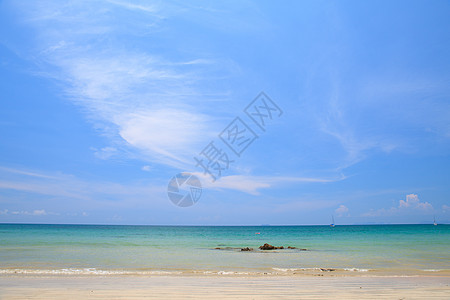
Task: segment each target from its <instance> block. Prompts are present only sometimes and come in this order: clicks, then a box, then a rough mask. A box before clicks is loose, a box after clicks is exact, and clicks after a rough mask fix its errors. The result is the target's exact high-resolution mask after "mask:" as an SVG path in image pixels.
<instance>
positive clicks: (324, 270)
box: [320, 268, 336, 272]
mask: <svg viewBox="0 0 450 300" xmlns="http://www.w3.org/2000/svg"><path fill="white" fill-rule="evenodd" d="M320 271H322V272H333V271H336V269H325V268H320Z"/></svg>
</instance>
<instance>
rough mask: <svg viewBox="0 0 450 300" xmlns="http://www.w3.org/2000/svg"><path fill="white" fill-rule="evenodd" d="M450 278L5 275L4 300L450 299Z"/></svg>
mask: <svg viewBox="0 0 450 300" xmlns="http://www.w3.org/2000/svg"><path fill="white" fill-rule="evenodd" d="M449 285H450V277H448V276H417V277H392V276H385V277H364V276H356V277H354V276H344V277H339V276H323V277H308V276H266V277H264V276H260V277H256V276H204V275H203V276H186V275H180V276H50V277H48V276H0V296H1V298H2V299H11V300H12V299H24V298H26V299H62V298H64V299H84V298H91V299H96V298H98V299H105V298H108V299H130V298H134V299H136V298H137V299H140V298H145V299H161V298H165V299H168V298H169V299H186V298H188V299H189V298H190V299H269V298H271V297H281V298H283V299H299V298H307V299H375V298H376V299H402V298H406V299H448V295H449V294H450V287H449Z"/></svg>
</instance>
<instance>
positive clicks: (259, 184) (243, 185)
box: [193, 173, 345, 195]
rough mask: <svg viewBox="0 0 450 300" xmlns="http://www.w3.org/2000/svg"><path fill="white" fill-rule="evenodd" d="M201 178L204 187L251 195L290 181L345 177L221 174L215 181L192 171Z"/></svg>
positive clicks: (303, 181) (340, 178) (326, 180)
mask: <svg viewBox="0 0 450 300" xmlns="http://www.w3.org/2000/svg"><path fill="white" fill-rule="evenodd" d="M193 174H194V175H196V176H198V177H199V178H200V179H201V180H202V184H203V186H204V187H205V188H209V189H215V190H226V189H228V190H237V191H241V192H244V193H247V194H251V195H259V193H260V190H262V189H267V188H273V187H280V186H283V185H286V184H292V183H328V182H335V181H340V180H344V179H345V177H344V176H341V177H338V178H332V179H328V178H313V177H285V176H278V177H277V176H250V175H229V176H222V177H220V178H219V179H218V180H217V181H214V182H212V180H211V178H210V177H209V176H207V175H205V174H204V173H193Z"/></svg>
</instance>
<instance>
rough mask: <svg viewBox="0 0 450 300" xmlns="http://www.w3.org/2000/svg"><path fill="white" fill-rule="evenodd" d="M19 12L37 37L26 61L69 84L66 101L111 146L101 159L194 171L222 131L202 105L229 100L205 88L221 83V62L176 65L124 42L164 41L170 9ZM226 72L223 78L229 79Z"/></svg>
mask: <svg viewBox="0 0 450 300" xmlns="http://www.w3.org/2000/svg"><path fill="white" fill-rule="evenodd" d="M81 2H83V1H81ZM83 4H86V3H84V2H83ZM15 5H16V6H17V7H18V9H19V11H20V12H21V13H22V15H23V18H24V20H25V21H26V23H27V24H29V25H30V26H31V27H32V28H33V29H34V30H36V40H35V44H34V45H31V47H32V49H33V50H34V51H33V52H32V53H28V54H25V55H27V56H28V57H29V58H30V59H32V60H33V61H34V62H35V63H36V64H37V65H38V66H39V68H40V69H39V73H40V74H41V75H45V76H49V77H51V78H54V79H56V80H58V81H60V82H62V83H63V86H64V88H65V89H64V92H65V94H66V95H67V96H68V97H69V98H70V99H72V100H73V101H74V103H76V104H77V105H79V106H80V107H81V108H82V110H83V111H84V112H85V113H86V115H87V117H88V118H89V119H90V120H91V122H92V123H94V124H95V126H96V127H97V129H101V130H102V131H103V133H104V134H105V135H106V136H108V137H109V138H110V142H111V145H109V146H106V147H104V148H103V149H102V150H100V151H97V156H98V157H99V158H101V159H107V158H109V157H112V156H113V155H112V152H111V151H109V150H110V149H113V148H121V147H128V148H129V149H132V150H133V151H134V152H136V153H139V155H140V157H141V159H144V160H149V161H153V162H155V163H158V164H165V165H170V166H175V167H178V168H183V167H184V168H185V167H186V166H187V164H189V165H191V164H192V162H191V159H190V158H191V157H192V155H193V153H195V151H198V150H197V147H195V146H196V145H198V143H200V141H203V140H204V139H205V138H207V137H208V136H210V135H212V134H213V131H212V127H214V126H213V123H214V120H213V119H211V118H209V117H207V114H205V113H204V112H202V110H204V107H205V105H201V106H199V105H198V104H199V103H205V101H206V102H208V101H209V99H211V98H213V99H214V101H217V99H221V98H222V97H223V92H222V91H215V90H211V89H205V88H199V87H200V86H209V85H210V84H209V82H211V81H213V80H214V78H217V76H216V75H213V73H215V72H216V70H218V68H217V65H216V64H215V61H214V59H212V58H211V57H208V55H207V54H205V53H204V55H205V57H204V56H200V55H198V54H194V53H193V54H187V55H184V57H185V58H183V55H179V56H178V58H177V59H174V58H173V57H169V56H168V55H166V57H164V56H161V55H160V53H161V52H157V51H154V50H153V49H152V48H151V47H148V46H142V47H136V46H134V45H130V46H129V47H128V46H127V45H126V44H124V43H123V42H122V41H121V36H122V34H125V33H126V34H127V35H128V36H129V37H139V36H141V35H145V36H147V37H148V38H150V37H154V36H155V35H156V36H158V34H160V30H161V27H159V26H163V24H162V23H161V20H162V19H164V18H166V17H167V16H166V13H167V11H166V10H165V9H164V7H161V5H162V4H158V5H154V4H152V5H149V4H147V3H145V2H139V1H133V2H125V1H98V2H95V3H89V5H82V4H80V3H79V2H78V1H64V2H54V3H46V4H45V5H43V4H41V3H27V4H20V3H16V4H15ZM124 14H125V15H127V18H123V17H122V16H123V15H124ZM149 24H152V26H149ZM155 26H156V27H158V28H157V29H155V28H154V27H155ZM130 40H131V41H132V40H133V39H132V38H131V39H130ZM165 47H173V45H169V44H168V45H165ZM36 53H38V55H36ZM205 65H208V68H205ZM222 65H224V66H229V64H222ZM226 68H227V67H225V68H222V69H221V72H220V73H221V75H220V76H221V77H223V76H226V74H227V73H228V72H229V70H227V69H226ZM216 73H217V72H216ZM205 95H206V96H205ZM119 153H120V154H123V153H127V151H119Z"/></svg>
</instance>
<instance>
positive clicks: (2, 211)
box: [0, 209, 8, 215]
mask: <svg viewBox="0 0 450 300" xmlns="http://www.w3.org/2000/svg"><path fill="white" fill-rule="evenodd" d="M7 214H8V210H7V209H4V210H0V215H7Z"/></svg>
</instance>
